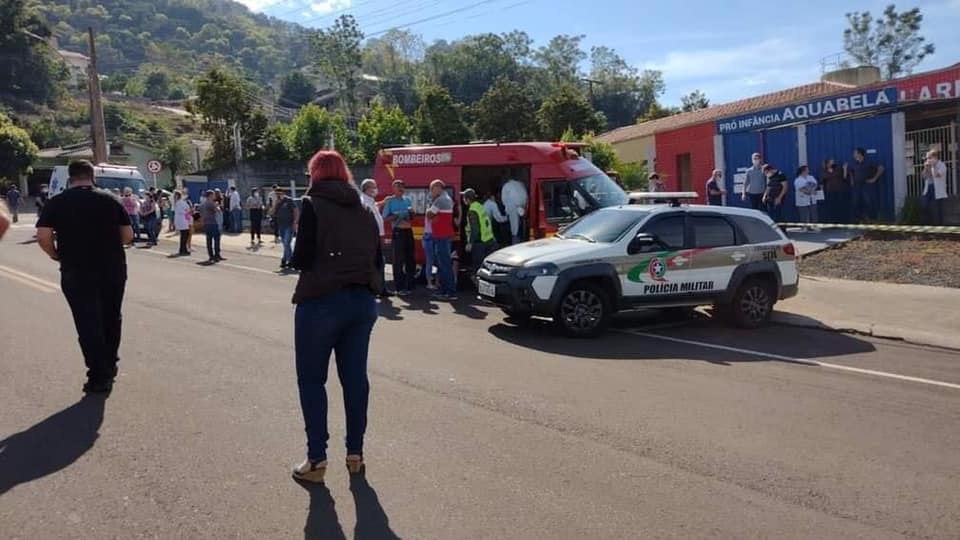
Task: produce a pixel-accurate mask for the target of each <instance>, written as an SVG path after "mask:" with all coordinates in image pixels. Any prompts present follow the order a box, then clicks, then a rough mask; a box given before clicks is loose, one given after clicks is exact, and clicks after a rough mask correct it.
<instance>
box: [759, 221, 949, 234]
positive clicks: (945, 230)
mask: <svg viewBox="0 0 960 540" xmlns="http://www.w3.org/2000/svg"><path fill="white" fill-rule="evenodd" d="M777 225H780V226H781V227H815V228H817V229H855V230H858V231H884V232H905V233H928V234H960V227H954V226H949V227H947V226H934V225H866V224H859V225H849V224H846V223H777Z"/></svg>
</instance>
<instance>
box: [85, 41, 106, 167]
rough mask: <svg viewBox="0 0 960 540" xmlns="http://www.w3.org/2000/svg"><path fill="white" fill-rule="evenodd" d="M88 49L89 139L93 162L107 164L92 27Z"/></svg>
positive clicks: (95, 48)
mask: <svg viewBox="0 0 960 540" xmlns="http://www.w3.org/2000/svg"><path fill="white" fill-rule="evenodd" d="M87 34H88V38H89V47H90V63H89V64H88V65H87V77H88V79H89V81H88V84H89V86H90V138H91V139H93V162H94V163H95V164H100V163H106V162H107V130H106V127H105V126H104V121H103V101H102V98H103V96H102V94H101V91H100V75H99V74H98V73H97V44H96V42H95V41H94V37H93V27H92V26H91V27H89V28H88V29H87Z"/></svg>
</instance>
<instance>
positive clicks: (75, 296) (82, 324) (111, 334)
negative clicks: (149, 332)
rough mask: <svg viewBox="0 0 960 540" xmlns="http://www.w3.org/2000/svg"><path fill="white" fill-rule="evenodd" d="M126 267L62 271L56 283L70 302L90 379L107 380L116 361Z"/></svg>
mask: <svg viewBox="0 0 960 540" xmlns="http://www.w3.org/2000/svg"><path fill="white" fill-rule="evenodd" d="M126 283H127V270H126V267H123V268H122V269H114V270H109V271H104V270H100V271H98V272H90V271H86V272H78V271H70V270H63V271H62V272H61V275H60V286H61V288H62V289H63V295H64V296H66V298H67V303H68V304H70V311H71V312H72V313H73V323H74V325H76V328H77V334H78V336H79V337H80V350H81V351H83V359H84V361H85V362H86V364H87V379H89V380H90V381H91V382H111V381H113V378H114V377H116V376H117V362H119V361H120V357H119V356H118V351H119V349H120V330H121V322H122V318H121V315H120V310H121V307H122V305H123V292H124V288H125V286H126Z"/></svg>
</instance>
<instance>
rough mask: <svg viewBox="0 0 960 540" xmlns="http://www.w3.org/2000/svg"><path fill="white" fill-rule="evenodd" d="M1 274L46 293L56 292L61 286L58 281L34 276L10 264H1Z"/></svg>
mask: <svg viewBox="0 0 960 540" xmlns="http://www.w3.org/2000/svg"><path fill="white" fill-rule="evenodd" d="M0 276H4V277H6V278H7V279H11V280H13V281H16V282H19V283H21V284H23V285H26V286H28V287H31V288H33V289H36V290H38V291H41V292H45V293H55V292H58V291H59V290H60V286H59V285H57V284H56V283H53V282H50V281H46V280H43V279H40V278H37V277H33V276H31V275H30V274H25V273H23V272H20V271H18V270H14V269H13V268H10V267H8V266H0Z"/></svg>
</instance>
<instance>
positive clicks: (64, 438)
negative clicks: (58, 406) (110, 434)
mask: <svg viewBox="0 0 960 540" xmlns="http://www.w3.org/2000/svg"><path fill="white" fill-rule="evenodd" d="M105 404H106V397H104V396H96V395H87V396H85V397H84V398H83V399H81V400H80V401H78V402H77V403H74V404H73V405H71V406H69V407H67V408H66V409H64V410H62V411H60V412H58V413H56V414H54V415H53V416H50V417H48V418H46V419H44V420H43V421H41V422H40V423H38V424H36V425H34V426H32V427H30V428H29V429H27V430H26V431H21V432H20V433H15V434H13V435H11V436H9V437H7V438H6V439H4V440H3V441H0V495H3V494H4V493H6V492H7V491H9V490H10V489H12V488H13V487H15V486H17V485H19V484H25V483H27V482H32V481H34V480H37V479H39V478H43V477H44V476H47V475H48V474H52V473H55V472H57V471H59V470H61V469H64V468H66V467H68V466H70V465H71V464H73V462H74V461H76V460H77V459H79V458H80V456H82V455H83V454H85V453H86V452H87V451H88V450H90V449H91V448H93V445H94V443H95V442H96V440H97V437H99V435H100V434H99V430H100V425H101V424H102V423H103V411H104V408H105Z"/></svg>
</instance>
